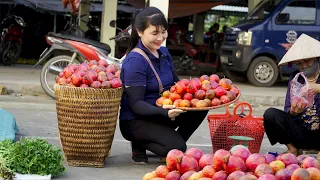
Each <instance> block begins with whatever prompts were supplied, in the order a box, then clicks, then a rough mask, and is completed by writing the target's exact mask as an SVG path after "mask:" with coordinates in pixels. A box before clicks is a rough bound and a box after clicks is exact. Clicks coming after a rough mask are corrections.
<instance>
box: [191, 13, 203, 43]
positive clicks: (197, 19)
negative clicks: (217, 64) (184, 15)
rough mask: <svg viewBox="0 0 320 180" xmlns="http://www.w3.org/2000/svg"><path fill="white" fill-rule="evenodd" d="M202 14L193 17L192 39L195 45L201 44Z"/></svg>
mask: <svg viewBox="0 0 320 180" xmlns="http://www.w3.org/2000/svg"><path fill="white" fill-rule="evenodd" d="M204 19H205V15H204V14H195V15H193V37H194V43H195V44H198V45H199V44H203V38H204V36H203V34H204Z"/></svg>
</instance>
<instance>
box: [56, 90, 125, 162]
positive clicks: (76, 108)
mask: <svg viewBox="0 0 320 180" xmlns="http://www.w3.org/2000/svg"><path fill="white" fill-rule="evenodd" d="M54 91H55V94H56V109H57V117H58V129H59V139H60V143H61V146H62V150H63V152H64V156H65V158H66V161H67V163H68V165H70V166H90V167H104V162H105V159H106V157H107V156H108V154H109V153H110V149H111V145H112V141H113V137H114V133H115V128H116V124H117V120H118V111H119V105H120V100H121V96H122V89H121V88H118V89H94V88H79V87H67V86H55V87H54Z"/></svg>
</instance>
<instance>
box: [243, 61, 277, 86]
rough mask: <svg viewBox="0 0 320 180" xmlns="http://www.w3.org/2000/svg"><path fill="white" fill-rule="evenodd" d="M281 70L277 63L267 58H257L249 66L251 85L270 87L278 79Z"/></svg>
mask: <svg viewBox="0 0 320 180" xmlns="http://www.w3.org/2000/svg"><path fill="white" fill-rule="evenodd" d="M278 75H279V69H278V66H277V64H276V62H275V61H274V60H273V59H271V58H269V57H266V56H260V57H257V58H255V59H254V60H253V61H252V63H251V64H250V66H249V69H248V71H247V77H248V79H249V81H250V83H251V84H253V85H255V86H258V87H270V86H272V85H273V84H274V83H275V82H276V81H277V79H278Z"/></svg>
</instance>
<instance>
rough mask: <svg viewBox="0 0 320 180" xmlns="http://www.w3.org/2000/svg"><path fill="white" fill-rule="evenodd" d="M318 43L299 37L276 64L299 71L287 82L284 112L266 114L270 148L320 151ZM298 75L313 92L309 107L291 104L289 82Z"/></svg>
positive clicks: (269, 111)
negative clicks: (285, 147)
mask: <svg viewBox="0 0 320 180" xmlns="http://www.w3.org/2000/svg"><path fill="white" fill-rule="evenodd" d="M319 60H320V42H319V41H317V40H316V39H313V38H312V37H310V36H308V35H306V34H302V35H301V36H300V37H299V38H298V39H297V40H296V42H295V43H294V44H293V45H292V47H291V48H290V49H289V50H288V51H287V53H286V54H285V55H284V56H283V58H282V59H281V61H280V62H279V66H281V65H286V64H287V63H293V64H295V65H296V66H297V68H298V71H296V72H293V73H292V75H291V78H290V81H289V83H288V89H287V94H286V100H285V107H284V111H282V110H279V109H275V108H269V109H267V110H266V111H265V113H264V115H263V117H264V127H265V131H266V134H267V136H268V138H269V141H270V143H271V145H274V144H276V143H280V144H285V145H286V146H287V147H288V152H290V153H293V154H297V149H317V150H320V141H319V140H320V128H319V122H320V121H319V114H320V94H319V93H320V78H319V72H320V68H319V67H320V65H319ZM298 72H303V74H304V75H305V76H306V78H307V80H308V84H309V86H308V88H309V89H311V90H312V91H313V92H314V93H315V96H314V104H313V106H312V107H311V108H306V105H305V104H304V103H301V102H298V103H296V102H294V103H291V102H290V101H291V100H290V97H291V95H290V86H291V85H290V82H291V80H292V79H293V78H294V77H295V75H296V74H297V73H298Z"/></svg>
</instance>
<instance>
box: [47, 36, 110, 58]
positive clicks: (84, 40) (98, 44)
mask: <svg viewBox="0 0 320 180" xmlns="http://www.w3.org/2000/svg"><path fill="white" fill-rule="evenodd" d="M48 35H49V36H54V37H57V38H61V39H67V40H72V41H78V42H82V43H85V44H89V45H92V46H95V47H97V48H100V49H103V50H106V51H108V53H110V52H111V48H110V46H109V45H108V44H104V43H101V42H99V41H94V40H91V39H87V38H84V37H79V36H75V35H71V34H61V33H52V32H49V34H48Z"/></svg>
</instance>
